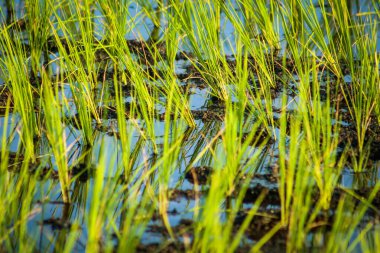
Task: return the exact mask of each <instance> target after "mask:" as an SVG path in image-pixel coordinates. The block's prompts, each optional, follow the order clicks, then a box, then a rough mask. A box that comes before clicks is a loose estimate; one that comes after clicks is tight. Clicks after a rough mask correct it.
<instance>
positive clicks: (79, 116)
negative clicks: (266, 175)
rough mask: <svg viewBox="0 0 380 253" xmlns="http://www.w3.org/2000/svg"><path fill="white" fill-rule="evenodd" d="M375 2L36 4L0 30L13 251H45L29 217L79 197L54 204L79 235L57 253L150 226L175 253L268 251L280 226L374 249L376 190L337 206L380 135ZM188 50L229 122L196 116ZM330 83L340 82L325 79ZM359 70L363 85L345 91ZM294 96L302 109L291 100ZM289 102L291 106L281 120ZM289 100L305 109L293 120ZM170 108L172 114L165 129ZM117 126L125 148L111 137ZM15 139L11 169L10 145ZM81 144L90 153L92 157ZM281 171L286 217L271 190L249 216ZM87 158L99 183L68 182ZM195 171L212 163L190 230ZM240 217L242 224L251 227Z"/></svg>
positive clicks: (4, 245) (290, 234) (1, 177)
mask: <svg viewBox="0 0 380 253" xmlns="http://www.w3.org/2000/svg"><path fill="white" fill-rule="evenodd" d="M367 2H368V4H371V5H372V6H373V8H372V9H371V10H369V11H368V12H363V13H357V14H356V15H352V13H351V12H352V6H353V5H352V4H351V3H349V2H348V1H338V0H331V1H328V2H326V1H322V0H320V1H318V6H316V5H314V3H311V2H309V1H295V0H294V1H293V0H292V1H285V2H280V1H270V3H269V5H267V1H264V0H260V1H256V2H255V3H254V4H251V1H246V0H241V1H238V4H236V3H233V2H232V1H222V2H220V1H210V0H207V1H199V2H194V1H189V0H185V1H168V2H165V1H161V0H159V1H157V2H153V3H152V4H146V3H144V2H143V1H136V4H137V5H132V2H129V1H120V3H118V4H115V1H101V2H99V3H97V2H94V1H80V0H76V1H52V0H44V1H35V0H27V1H25V5H26V6H27V8H26V12H25V17H23V20H24V21H23V22H26V28H27V29H26V30H25V31H20V30H21V27H20V26H19V25H20V23H21V22H20V21H17V20H11V19H7V20H8V21H9V23H8V24H4V25H2V27H1V30H0V34H1V36H0V51H1V57H0V66H1V68H2V71H1V78H2V79H3V80H4V82H5V84H6V87H7V88H9V90H10V92H11V94H12V96H11V99H13V101H8V102H7V106H6V107H5V109H6V110H5V112H6V113H5V115H4V116H3V122H4V126H3V125H2V126H1V129H2V130H1V131H2V138H1V140H2V141H1V143H2V144H1V147H2V150H1V165H0V171H1V174H0V183H1V184H0V196H1V198H0V205H1V206H4V207H7V208H5V209H3V210H2V211H0V245H1V247H0V248H1V249H4V250H6V251H16V250H19V251H23V252H24V251H38V250H40V251H44V250H43V249H44V248H39V247H45V246H44V245H43V246H40V245H38V243H37V242H38V240H39V239H38V238H37V236H36V234H37V232H36V231H37V230H36V229H39V228H37V226H35V225H32V226H30V221H31V222H35V218H34V217H35V215H37V214H42V215H43V216H44V215H50V214H45V210H42V211H41V209H40V206H39V205H36V204H35V203H36V201H37V200H41V201H47V200H46V199H48V200H49V199H50V200H56V198H57V199H58V200H60V199H62V201H63V202H65V203H69V202H70V203H72V204H66V205H64V206H63V207H62V208H58V210H57V212H58V213H60V215H61V216H60V218H59V222H58V224H60V225H61V226H63V227H65V229H64V230H61V231H60V232H59V233H58V236H56V235H54V234H52V233H47V234H48V235H46V238H44V239H43V242H44V243H46V242H51V243H52V244H54V245H55V247H56V248H55V249H56V250H57V251H65V250H66V251H67V252H69V251H71V250H73V249H74V248H75V247H77V246H78V245H80V244H81V243H83V244H84V246H85V247H86V250H88V251H91V252H100V251H107V250H110V249H116V250H117V251H120V252H126V251H127V252H132V251H135V250H136V249H137V247H138V245H139V244H140V243H141V240H142V238H143V237H144V236H146V231H148V228H149V225H150V224H149V222H150V221H152V220H153V219H156V220H159V221H160V224H161V225H162V229H163V230H164V231H165V232H164V233H165V234H167V236H166V237H167V239H165V238H166V237H165V238H163V239H162V240H161V241H162V245H161V247H162V248H163V249H164V248H165V247H169V246H168V245H170V244H171V245H172V244H174V245H175V246H176V247H177V248H178V249H179V250H186V251H192V252H198V251H203V252H210V251H213V252H226V251H231V252H232V251H235V250H237V249H238V248H239V247H245V245H248V246H249V247H250V248H251V250H252V251H254V252H256V251H258V250H260V249H261V248H262V247H265V244H266V242H268V241H271V240H273V241H275V240H276V239H277V237H276V236H280V235H281V234H283V233H284V232H286V234H287V239H288V240H287V241H286V245H283V246H284V247H286V248H287V250H288V251H289V252H292V251H302V250H307V247H308V246H307V242H308V237H309V236H310V235H313V236H314V237H315V238H317V237H318V233H321V234H322V235H321V236H325V237H326V238H325V240H326V242H327V243H326V246H324V249H325V250H326V251H329V252H330V251H331V252H341V251H346V250H354V249H356V248H355V247H356V246H358V247H362V249H363V251H373V250H374V249H376V246H377V244H376V243H373V242H371V237H372V236H374V237H378V228H376V227H374V226H373V224H372V223H368V222H363V217H364V216H365V215H366V214H367V213H366V212H367V210H368V209H369V208H370V209H373V210H375V207H373V206H372V205H371V201H372V200H373V199H374V198H375V195H376V193H377V191H378V187H379V184H376V185H375V186H374V187H373V189H372V191H371V192H370V195H369V196H367V197H366V198H362V197H360V196H357V194H356V193H355V192H351V191H348V190H345V193H344V194H343V195H344V196H345V197H342V198H341V200H339V201H337V199H336V198H337V197H336V196H335V195H334V194H336V193H337V192H342V191H341V190H340V191H338V190H337V189H338V188H339V187H338V184H337V183H338V179H339V177H340V175H341V173H342V168H343V167H344V166H345V165H346V164H347V163H346V161H350V163H351V165H352V167H353V170H355V171H361V170H362V169H363V168H365V167H366V165H367V162H368V159H369V154H370V152H371V150H370V149H369V147H371V145H370V141H371V138H370V137H369V134H370V133H372V132H374V133H377V132H376V131H377V130H376V123H377V124H378V122H380V117H379V116H380V113H379V111H380V109H379V108H380V106H379V104H378V103H377V101H378V99H379V98H380V93H379V88H380V87H379V83H380V80H379V79H380V78H379V69H378V55H379V54H378V52H377V51H376V46H377V34H378V20H377V19H376V15H378V14H379V13H378V10H377V8H378V5H376V2H375V1H367ZM7 6H11V5H10V4H8V5H7ZM132 6H133V7H134V8H132ZM130 7H131V8H130ZM8 13H12V11H8ZM146 18H150V19H152V21H153V25H154V27H153V31H152V32H151V33H149V34H150V35H151V37H150V38H149V39H148V40H147V41H148V42H147V43H142V44H140V46H138V44H136V45H137V46H136V45H135V46H134V48H132V44H131V43H129V42H128V41H126V40H125V37H126V35H127V34H130V33H138V32H140V31H137V30H136V29H135V27H136V26H138V25H141V24H142V27H144V26H146V24H144V19H146ZM226 21H228V22H226ZM226 23H228V24H230V25H231V26H233V27H234V34H233V36H234V37H233V38H230V39H226V38H225V35H224V31H225V28H224V27H223V24H226ZM161 24H164V25H165V27H161ZM97 26H100V27H97ZM140 27H141V26H140ZM102 28H103V29H102ZM135 35H136V36H137V37H138V35H137V34H135ZM160 35H161V37H160ZM24 38H25V39H27V41H25V40H24ZM226 40H227V41H226ZM226 43H227V44H230V45H234V48H233V49H232V51H233V53H234V58H233V60H231V59H227V58H226V57H225V55H224V54H225V53H224V51H225V49H224V46H223V45H225V44H226ZM181 46H186V47H188V48H190V50H191V54H186V55H185V58H187V59H188V61H187V62H188V64H190V65H191V66H192V67H193V69H194V70H195V72H196V73H197V74H198V75H197V77H198V78H200V79H201V81H202V82H204V83H205V84H206V86H207V88H208V92H209V94H208V95H210V98H211V99H210V100H207V101H206V104H208V106H210V104H212V103H215V104H218V106H215V107H213V108H222V109H220V110H221V111H222V112H221V115H222V116H221V118H222V119H223V120H222V121H211V122H210V121H204V122H201V121H200V120H198V121H196V120H195V119H194V117H193V115H192V113H191V104H190V103H189V101H190V99H189V94H188V93H187V92H183V91H182V90H183V89H182V87H180V86H179V81H178V80H177V77H176V74H175V71H176V68H177V66H176V60H175V59H176V57H177V53H178V48H179V47H181ZM282 46H283V48H281V47H282ZM49 50H51V51H54V53H51V52H49ZM136 51H138V55H137V54H136V53H135V52H136ZM49 54H50V56H49ZM55 54H56V55H55ZM100 55H101V57H100ZM104 55H105V56H106V57H104ZM99 58H102V59H103V60H104V59H105V60H104V61H102V62H98V60H99ZM42 63H43V64H42ZM57 71H58V72H57ZM52 73H54V74H55V75H53V74H52ZM326 73H327V74H333V75H334V78H335V79H334V80H332V78H331V80H330V78H329V77H328V78H327V81H322V80H321V76H322V77H323V76H326V75H327V74H326ZM347 73H348V74H349V75H350V78H351V80H352V81H351V82H350V83H347V82H345V81H344V77H345V75H347ZM110 76H111V77H110ZM191 78H192V76H190V79H191ZM181 85H182V84H181ZM62 87H68V89H63V88H62ZM126 90H128V93H129V94H130V96H128V97H126V96H125V92H126ZM322 90H323V92H324V94H323V95H322ZM66 91H70V92H68V93H66ZM279 91H280V92H279ZM290 92H293V93H295V94H296V97H297V99H295V101H288V100H289V98H288V94H289V93H290ZM275 93H277V95H276V94H275ZM4 94H5V93H4ZM274 94H275V95H274ZM278 94H283V95H282V96H281V95H280V96H281V99H282V106H281V108H280V109H279V108H276V110H274V109H273V108H272V101H273V98H274V96H278ZM1 99H2V101H7V98H5V99H3V97H1ZM126 99H128V100H131V101H130V106H129V107H128V108H126V106H125V102H126V101H125V100H126ZM290 103H293V104H296V106H295V108H293V110H292V111H290V110H289V108H288V105H289V104H290ZM11 104H12V106H14V108H13V109H12V110H13V111H12V114H9V113H8V112H9V111H7V110H11V107H10V105H11ZM159 105H160V106H163V107H164V108H165V114H162V115H160V117H162V119H163V121H159V120H158V118H159V115H158V113H157V111H156V109H157V107H158V106H159ZM107 107H112V108H116V115H117V119H116V122H115V121H112V120H108V119H107V118H105V116H104V115H103V114H102V110H101V108H107ZM341 107H344V109H345V110H346V111H347V113H346V116H347V115H348V116H349V117H351V120H352V122H353V124H352V125H353V132H352V131H351V132H352V133H354V136H351V138H352V139H350V140H342V139H341V137H340V132H341V127H342V126H340V123H339V122H340V119H341V118H342V117H343V115H342V114H341V113H344V112H342V110H341V109H342V108H341ZM65 115H69V117H70V118H72V117H71V116H72V115H76V117H75V118H73V120H71V121H76V122H75V125H76V126H78V129H80V130H78V131H76V130H74V129H72V130H69V129H68V128H65V125H64V124H63V122H68V123H70V120H69V119H66V118H65V117H66V116H65ZM204 117H207V115H206V116H204ZM202 119H203V118H202ZM8 124H9V126H10V127H8ZM158 124H160V125H161V126H160V127H157V125H158ZM374 125H375V127H374ZM95 126H96V127H95ZM104 128H106V129H111V130H112V131H110V130H107V131H109V134H110V135H111V136H112V137H106V135H105V134H103V133H99V132H98V130H99V129H104ZM162 131H163V132H162ZM112 132H115V133H112ZM160 132H162V133H160ZM263 133H265V136H264V137H263ZM98 136H100V137H99V138H98ZM99 139H100V141H99ZM111 140H112V143H116V144H115V146H114V150H111V148H110V146H108V145H109V144H108V143H109V141H111ZM269 140H275V141H276V142H275V143H272V142H270V141H269ZM350 141H352V144H353V143H356V146H353V147H350V146H349V145H348V147H346V148H345V149H344V148H343V151H342V152H341V151H340V152H339V153H338V151H337V149H338V145H339V144H342V143H343V144H350ZM346 142H347V143H346ZM15 143H16V144H17V155H16V156H15V158H14V157H10V156H9V152H8V151H10V150H12V149H14V145H15ZM74 146H76V147H78V146H81V147H82V148H80V149H78V150H82V155H81V154H78V151H77V150H74ZM46 157H48V158H49V157H50V161H49V163H48V164H50V166H52V168H53V169H55V170H57V171H58V175H59V184H58V186H57V184H56V182H55V181H53V180H49V179H47V178H46V177H47V176H46V177H45V178H44V179H42V183H40V182H39V181H38V180H37V179H38V177H37V175H40V174H41V173H39V172H38V173H36V170H37V171H49V170H51V169H52V168H46V165H45V162H42V161H44V159H47V158H46ZM70 157H78V159H76V161H72V160H71V158H70ZM268 161H270V162H273V163H275V165H274V166H273V167H274V168H276V170H277V173H278V176H279V177H278V193H279V197H280V207H279V209H280V212H279V213H274V214H273V215H272V214H268V213H267V212H266V210H262V206H263V204H262V203H264V202H265V200H266V198H269V197H270V196H268V194H269V193H268V192H267V191H266V190H264V191H263V193H262V194H261V195H260V194H258V196H259V197H258V198H257V199H256V200H255V201H253V202H254V203H252V206H249V207H248V208H247V207H246V206H245V205H243V199H244V197H245V193H246V191H247V190H248V188H249V187H250V183H251V182H252V181H253V180H255V174H257V173H259V170H260V169H262V168H264V167H266V165H268V164H267V163H268ZM11 163H15V164H17V165H15V164H11ZM8 164H9V165H8ZM77 164H78V165H80V166H79V167H83V168H84V169H86V170H87V171H83V172H82V174H83V175H90V173H91V176H92V177H90V178H91V179H90V181H87V182H79V178H82V179H83V178H85V179H86V177H85V176H82V177H81V176H78V177H77V176H75V174H76V173H78V172H77V171H72V172H75V173H72V172H70V169H71V167H72V166H74V165H77ZM92 164H95V165H94V166H92ZM10 165H12V170H13V171H8V168H9V170H10V167H9V166H10ZM198 165H199V166H209V167H210V168H212V169H211V170H210V175H209V176H208V178H207V180H208V181H207V182H208V183H207V184H206V185H198V183H197V181H196V180H194V185H193V187H194V190H195V192H193V193H194V196H195V199H194V203H193V206H192V207H191V209H190V210H186V211H187V212H189V213H191V214H193V220H192V223H191V224H190V225H189V227H188V228H186V229H184V230H181V229H178V228H177V227H176V226H175V225H174V222H173V221H172V220H171V217H170V215H169V213H170V212H171V211H172V210H171V203H172V202H171V197H172V194H174V193H173V192H174V191H173V188H176V189H180V188H181V187H182V186H183V185H185V184H184V182H183V181H182V179H183V178H184V174H183V172H184V171H183V169H184V168H185V169H186V171H187V170H190V169H191V168H194V167H196V166H198ZM269 165H273V164H269ZM277 165H278V166H277ZM17 166H19V167H20V168H17V171H18V172H17V173H15V172H14V170H16V169H14V168H15V167H17ZM93 167H95V168H96V169H95V170H93ZM30 168H33V170H31V169H30ZM90 170H91V172H90ZM92 171H93V172H92ZM275 172H276V171H273V173H275ZM34 173H36V174H34ZM79 173H80V172H79ZM86 173H87V174H86ZM177 178H178V180H177V181H174V179H177ZM173 181H174V182H173ZM57 187H58V189H60V190H59V191H58V192H60V194H58V197H57V196H56V193H57ZM363 188H364V185H363ZM201 190H204V192H206V194H204V195H202V194H201V193H200V191H201ZM334 198H335V199H334ZM336 202H338V205H337V206H336ZM76 205H78V207H76ZM334 208H335V210H332V209H334ZM331 211H335V213H334V217H333V222H332V224H330V225H331V230H330V232H329V233H327V232H318V233H314V232H313V231H315V229H318V231H323V230H325V229H327V228H326V227H327V226H326V225H327V223H329V221H330V220H331V219H329V217H328V216H329V214H328V213H329V212H331ZM375 211H376V210H375ZM241 213H243V214H244V215H242V216H241ZM257 215H264V216H265V215H266V216H268V215H271V217H273V219H274V220H275V221H276V222H275V223H273V224H276V225H274V226H273V227H271V228H270V229H269V230H267V231H269V232H267V233H266V234H262V235H260V236H261V239H260V240H258V241H256V242H255V243H253V244H252V243H251V242H248V243H247V242H246V239H247V238H246V231H248V230H250V229H251V224H252V221H253V219H254V217H255V216H257ZM237 217H244V219H243V220H242V222H241V223H240V224H239V225H236V222H235V221H236V219H237ZM49 218H50V216H49ZM38 219H39V218H38ZM49 221H50V222H52V221H51V220H49ZM53 221H54V219H53ZM70 223H72V224H71V226H70V225H69V224H70ZM33 224H34V223H33ZM363 224H364V225H365V227H364V229H363V230H362V231H361V233H360V235H359V236H355V233H356V232H357V231H358V229H360V227H361V226H363ZM80 227H82V230H81V229H80ZM371 229H374V230H376V231H375V232H373V230H371ZM81 231H82V232H81ZM83 231H86V232H87V233H86V235H84V234H85V233H83ZM342 235H344V237H342ZM115 238H117V240H116V241H117V244H116V245H115V244H114V242H115V240H114V239H115ZM77 240H79V241H81V243H78V241H77ZM316 240H317V239H316ZM351 241H352V243H351V244H350V242H351ZM375 241H376V240H375ZM337 242H339V243H337ZM42 244H43V243H42ZM42 244H41V245H42ZM15 245H16V246H15ZM31 245H34V247H35V248H33V247H31Z"/></svg>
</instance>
